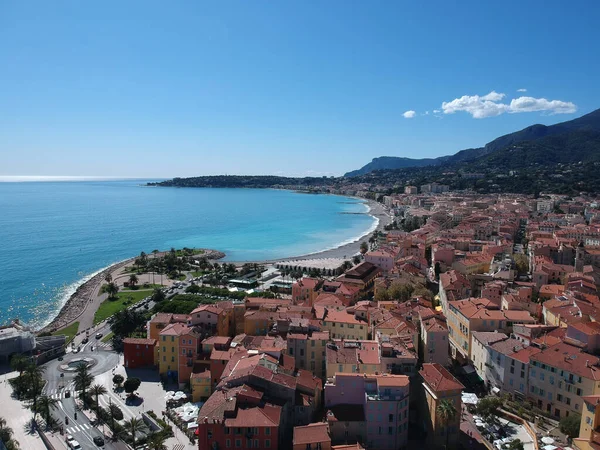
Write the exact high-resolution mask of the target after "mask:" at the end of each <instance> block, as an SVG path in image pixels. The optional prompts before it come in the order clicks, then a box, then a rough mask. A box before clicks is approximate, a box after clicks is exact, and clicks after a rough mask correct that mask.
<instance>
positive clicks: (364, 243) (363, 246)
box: [360, 241, 369, 255]
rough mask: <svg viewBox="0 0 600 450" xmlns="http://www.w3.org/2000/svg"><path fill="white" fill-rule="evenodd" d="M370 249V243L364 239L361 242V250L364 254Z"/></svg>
mask: <svg viewBox="0 0 600 450" xmlns="http://www.w3.org/2000/svg"><path fill="white" fill-rule="evenodd" d="M368 251H369V244H367V243H366V242H365V241H362V242H361V244H360V252H361V253H362V254H363V255H364V254H365V253H367V252H368Z"/></svg>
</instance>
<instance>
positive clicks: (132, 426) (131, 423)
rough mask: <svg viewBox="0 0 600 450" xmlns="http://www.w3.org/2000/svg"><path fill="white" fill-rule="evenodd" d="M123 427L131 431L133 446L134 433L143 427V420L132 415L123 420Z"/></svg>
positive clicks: (133, 446)
mask: <svg viewBox="0 0 600 450" xmlns="http://www.w3.org/2000/svg"><path fill="white" fill-rule="evenodd" d="M125 427H126V428H127V429H128V430H129V432H130V433H131V439H132V444H131V447H132V448H135V435H136V434H137V433H139V432H140V431H142V430H143V429H144V422H142V421H141V420H138V419H136V418H135V417H133V418H131V419H129V420H127V421H126V422H125Z"/></svg>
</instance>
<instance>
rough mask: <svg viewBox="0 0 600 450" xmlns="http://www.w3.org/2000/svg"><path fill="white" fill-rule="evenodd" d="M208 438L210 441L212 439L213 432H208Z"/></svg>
mask: <svg viewBox="0 0 600 450" xmlns="http://www.w3.org/2000/svg"><path fill="white" fill-rule="evenodd" d="M206 436H207V437H208V439H212V430H208V431H207V432H206Z"/></svg>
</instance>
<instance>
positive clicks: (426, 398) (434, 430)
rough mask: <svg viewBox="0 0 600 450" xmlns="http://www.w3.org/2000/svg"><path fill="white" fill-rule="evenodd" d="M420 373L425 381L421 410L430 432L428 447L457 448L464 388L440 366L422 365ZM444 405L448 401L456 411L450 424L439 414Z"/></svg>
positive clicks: (426, 428)
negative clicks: (441, 406)
mask: <svg viewBox="0 0 600 450" xmlns="http://www.w3.org/2000/svg"><path fill="white" fill-rule="evenodd" d="M419 374H420V375H421V379H422V380H423V384H422V387H423V390H422V392H421V394H422V395H421V398H420V401H419V409H420V413H421V414H420V416H421V417H422V418H423V419H424V427H425V430H424V431H425V432H426V433H427V448H449V449H450V448H458V441H459V436H460V419H461V404H462V403H461V402H462V400H461V394H462V391H463V389H464V388H465V387H464V386H463V385H462V384H461V383H460V382H459V381H458V380H457V379H456V378H454V376H452V374H451V373H450V372H448V370H446V369H445V368H444V367H443V366H441V365H439V364H438V363H425V364H423V368H422V369H421V370H420V372H419ZM442 402H449V403H450V404H451V405H452V406H454V410H455V411H456V414H455V415H454V418H453V419H452V420H450V421H449V422H448V423H446V422H444V420H443V419H442V417H440V414H439V410H438V406H440V405H441V404H442Z"/></svg>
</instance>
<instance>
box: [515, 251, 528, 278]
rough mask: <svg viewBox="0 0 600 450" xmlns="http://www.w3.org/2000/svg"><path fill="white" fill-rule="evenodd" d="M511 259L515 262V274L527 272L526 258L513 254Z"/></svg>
mask: <svg viewBox="0 0 600 450" xmlns="http://www.w3.org/2000/svg"><path fill="white" fill-rule="evenodd" d="M513 259H514V260H515V266H516V268H517V272H519V273H520V274H525V273H527V272H529V260H528V259H527V256H526V255H524V254H522V253H515V254H514V255H513Z"/></svg>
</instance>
